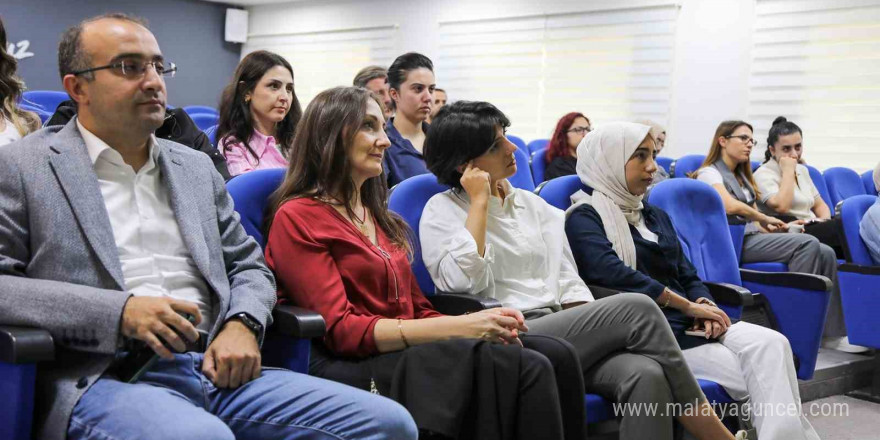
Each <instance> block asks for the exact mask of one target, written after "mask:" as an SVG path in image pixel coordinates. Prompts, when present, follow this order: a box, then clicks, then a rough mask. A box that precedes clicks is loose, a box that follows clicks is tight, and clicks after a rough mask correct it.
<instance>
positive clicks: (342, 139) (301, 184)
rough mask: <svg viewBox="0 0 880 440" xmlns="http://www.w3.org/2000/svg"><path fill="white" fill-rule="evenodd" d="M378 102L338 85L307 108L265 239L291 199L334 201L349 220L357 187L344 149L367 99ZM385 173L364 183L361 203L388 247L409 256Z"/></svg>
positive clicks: (409, 239)
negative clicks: (391, 207) (388, 242)
mask: <svg viewBox="0 0 880 440" xmlns="http://www.w3.org/2000/svg"><path fill="white" fill-rule="evenodd" d="M368 99H372V100H373V101H375V102H376V103H377V104H379V108H381V107H382V106H381V104H380V103H379V101H378V100H376V98H375V97H373V95H372V94H371V93H370V91H369V90H367V89H364V88H360V87H336V88H332V89H329V90H325V91H323V92H321V93H320V94H318V96H316V97H315V98H314V99H313V100H312V101H311V102H310V103H309V105H308V107H306V110H305V112H304V114H303V118H302V120H301V121H300V123H299V125H298V126H297V129H296V136H295V137H294V138H293V145H292V146H291V150H290V165H289V167H288V168H287V174H286V175H285V176H284V181H283V182H282V183H281V186H280V187H278V189H277V190H276V191H275V192H274V193H273V194H272V196H271V197H270V199H269V206H270V210H269V212H268V218H266V221H265V222H264V224H265V225H266V226H265V228H266V235H267V236H268V231H269V228H271V227H272V220H273V219H274V218H275V214H276V213H277V212H278V210H279V209H280V208H281V206H282V205H283V204H284V203H285V202H287V201H289V200H293V199H297V198H302V197H309V198H316V199H319V200H330V199H335V200H338V201H339V202H340V203H341V204H342V205H343V206H345V210H346V212H348V215H349V217H352V218H353V217H354V211H353V209H352V208H353V207H352V203H353V201H354V197H355V194H356V193H357V188H355V183H354V180H353V179H352V178H351V173H352V166H351V162H350V161H349V158H348V151H349V149H350V148H351V146H352V144H353V143H354V138H355V136H356V135H357V133H358V130H359V129H360V127H361V125H362V124H363V122H364V118H365V117H366V114H367V102H368V101H367V100H368ZM387 193H388V185H387V183H386V182H385V175H384V174H383V175H379V176H376V177H372V178H370V179H367V180H366V181H365V182H364V183H363V186H361V188H360V197H361V203H363V204H364V206H366V207H367V209H369V210H370V212H371V213H372V214H373V218H375V219H376V223H377V226H378V227H380V228H382V231H384V232H385V235H387V236H388V238H389V239H390V240H391V242H392V243H394V244H395V245H397V246H399V247H401V248H402V249H405V250H406V251H407V253H409V254H410V255H412V249H413V244H414V241H413V236H412V232H411V230H410V229H409V227H408V226H407V224H406V221H404V220H403V219H402V218H401V217H400V216H398V215H397V214H395V213H393V212H391V211H389V210H388V207H387V204H386V200H387Z"/></svg>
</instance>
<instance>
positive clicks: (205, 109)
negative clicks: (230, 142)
mask: <svg viewBox="0 0 880 440" xmlns="http://www.w3.org/2000/svg"><path fill="white" fill-rule="evenodd" d="M183 111H185V112H186V114H188V115H190V116H192V115H197V114H200V113H204V114H209V115H214V116H218V117H219V116H220V112H218V111H217V109H215V108H214V107H209V106H207V105H188V106H186V107H184V108H183Z"/></svg>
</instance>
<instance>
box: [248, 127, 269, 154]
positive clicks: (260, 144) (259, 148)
mask: <svg viewBox="0 0 880 440" xmlns="http://www.w3.org/2000/svg"><path fill="white" fill-rule="evenodd" d="M248 145H250V147H251V149H253V150H254V153H256V154H257V157H263V154H264V153H265V152H266V149H267V148H275V136H268V135H265V134H263V133H260V130H254V134H253V135H252V136H251V138H250V139H248Z"/></svg>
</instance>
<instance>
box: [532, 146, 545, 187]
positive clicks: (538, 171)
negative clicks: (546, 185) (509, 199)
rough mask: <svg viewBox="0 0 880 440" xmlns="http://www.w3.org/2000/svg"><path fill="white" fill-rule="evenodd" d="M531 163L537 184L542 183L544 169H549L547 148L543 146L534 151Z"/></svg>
mask: <svg viewBox="0 0 880 440" xmlns="http://www.w3.org/2000/svg"><path fill="white" fill-rule="evenodd" d="M530 163H531V166H532V167H531V168H532V178H533V179H534V180H535V185H540V184H541V183H542V182H543V181H544V171H546V170H547V149H546V148H541V149H540V150H536V151H535V152H534V153H532V157H531V159H530Z"/></svg>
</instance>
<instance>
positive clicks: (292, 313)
mask: <svg viewBox="0 0 880 440" xmlns="http://www.w3.org/2000/svg"><path fill="white" fill-rule="evenodd" d="M272 319H273V321H274V323H273V324H272V326H271V327H269V331H271V332H274V333H277V334H280V335H283V336H290V337H293V338H300V339H312V338H320V337H322V336H324V331H325V330H326V326H325V324H324V318H323V317H321V315H320V314H318V313H316V312H313V311H311V310H308V309H304V308H302V307H294V306H290V305H286V304H281V305H277V306H275V309H274V310H272Z"/></svg>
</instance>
